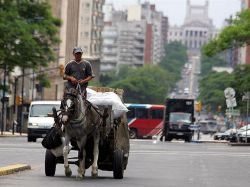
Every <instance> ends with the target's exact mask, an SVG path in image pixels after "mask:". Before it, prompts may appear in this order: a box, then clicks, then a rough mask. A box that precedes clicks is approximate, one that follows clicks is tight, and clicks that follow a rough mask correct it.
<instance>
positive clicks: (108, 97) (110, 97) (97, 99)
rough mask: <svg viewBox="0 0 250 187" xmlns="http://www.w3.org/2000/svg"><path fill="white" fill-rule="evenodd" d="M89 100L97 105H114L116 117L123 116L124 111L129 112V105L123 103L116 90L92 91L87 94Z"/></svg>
mask: <svg viewBox="0 0 250 187" xmlns="http://www.w3.org/2000/svg"><path fill="white" fill-rule="evenodd" d="M87 93H88V90H87ZM87 100H88V101H89V102H91V103H93V104H95V105H112V110H113V111H114V118H118V117H121V116H122V115H123V114H124V113H126V112H128V109H127V107H126V106H125V105H124V104H123V103H122V101H121V99H120V97H119V96H118V95H117V94H116V93H114V92H104V93H102V92H96V93H94V92H92V93H91V94H89V95H88V96H87Z"/></svg>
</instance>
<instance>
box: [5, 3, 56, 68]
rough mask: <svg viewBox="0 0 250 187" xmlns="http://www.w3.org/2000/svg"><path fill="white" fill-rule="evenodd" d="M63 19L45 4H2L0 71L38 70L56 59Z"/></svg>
mask: <svg viewBox="0 0 250 187" xmlns="http://www.w3.org/2000/svg"><path fill="white" fill-rule="evenodd" d="M59 25H60V20H58V19H56V18H54V17H53V16H52V14H51V9H50V7H49V4H48V3H47V2H45V1H31V0H19V1H14V0H13V1H0V33H1V35H0V68H3V65H4V64H5V63H7V65H8V70H9V71H12V70H13V68H14V67H15V66H19V67H24V68H32V69H36V68H37V67H39V66H47V64H48V63H49V62H51V61H52V60H53V59H54V54H53V50H52V49H51V47H52V46H53V45H55V44H57V43H58V42H59V39H58V37H57V35H56V34H57V32H58V26H59Z"/></svg>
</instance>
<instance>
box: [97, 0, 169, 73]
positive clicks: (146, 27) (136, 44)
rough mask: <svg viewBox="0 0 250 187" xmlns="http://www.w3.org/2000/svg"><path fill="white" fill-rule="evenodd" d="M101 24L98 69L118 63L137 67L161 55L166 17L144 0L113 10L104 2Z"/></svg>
mask: <svg viewBox="0 0 250 187" xmlns="http://www.w3.org/2000/svg"><path fill="white" fill-rule="evenodd" d="M104 10H105V15H106V17H105V26H104V30H103V33H102V35H103V48H102V60H101V71H102V72H103V73H104V72H107V71H110V70H114V69H116V70H117V69H118V67H119V66H120V65H122V64H126V65H129V66H131V67H141V66H143V65H144V64H158V63H159V62H160V61H161V59H162V58H163V57H164V55H165V50H164V47H165V45H166V43H167V30H168V18H167V17H164V16H163V14H162V12H158V11H156V9H155V5H152V4H150V3H149V2H145V3H143V4H140V3H139V2H138V4H137V5H132V6H129V7H128V9H127V11H116V10H114V8H113V6H112V4H108V5H105V8H104Z"/></svg>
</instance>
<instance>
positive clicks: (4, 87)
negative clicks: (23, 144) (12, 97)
mask: <svg viewBox="0 0 250 187" xmlns="http://www.w3.org/2000/svg"><path fill="white" fill-rule="evenodd" d="M6 75H7V64H4V74H3V97H2V124H1V125H2V126H1V135H3V131H4V127H5V89H6Z"/></svg>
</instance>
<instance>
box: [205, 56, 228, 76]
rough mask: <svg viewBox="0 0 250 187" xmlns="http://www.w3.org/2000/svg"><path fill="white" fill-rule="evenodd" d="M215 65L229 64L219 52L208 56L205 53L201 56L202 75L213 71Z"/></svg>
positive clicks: (223, 65)
mask: <svg viewBox="0 0 250 187" xmlns="http://www.w3.org/2000/svg"><path fill="white" fill-rule="evenodd" d="M213 66H222V67H225V66H227V64H226V62H225V61H224V60H223V59H222V58H221V56H220V55H219V54H217V55H214V56H211V57H210V56H207V55H205V54H202V56H201V72H202V74H201V75H202V76H203V77H204V76H206V75H208V74H209V73H211V71H212V67H213Z"/></svg>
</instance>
